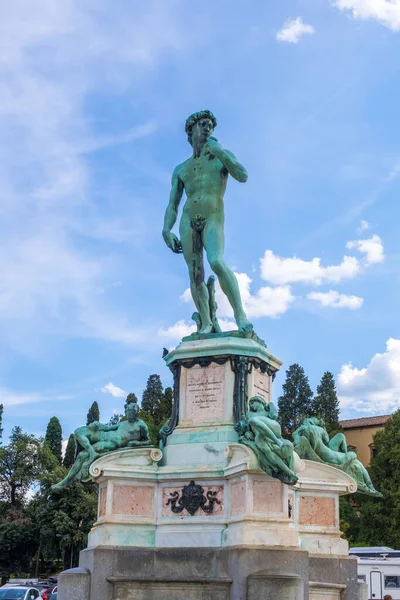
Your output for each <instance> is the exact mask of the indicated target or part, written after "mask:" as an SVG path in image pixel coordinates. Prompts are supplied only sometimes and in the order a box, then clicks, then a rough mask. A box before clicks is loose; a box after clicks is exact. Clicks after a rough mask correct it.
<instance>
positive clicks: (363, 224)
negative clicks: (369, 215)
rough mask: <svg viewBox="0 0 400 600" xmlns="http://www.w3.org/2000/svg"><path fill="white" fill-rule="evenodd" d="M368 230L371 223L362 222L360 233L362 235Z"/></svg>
mask: <svg viewBox="0 0 400 600" xmlns="http://www.w3.org/2000/svg"><path fill="white" fill-rule="evenodd" d="M367 229H369V223H368V221H364V220H362V221H361V223H360V227H359V228H358V230H357V231H358V233H362V232H363V231H366V230H367Z"/></svg>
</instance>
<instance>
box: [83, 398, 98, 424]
mask: <svg viewBox="0 0 400 600" xmlns="http://www.w3.org/2000/svg"><path fill="white" fill-rule="evenodd" d="M93 421H100V410H99V405H98V404H97V402H96V400H95V401H94V402H93V404H92V406H91V407H90V408H89V412H88V414H87V419H86V425H90V423H93Z"/></svg>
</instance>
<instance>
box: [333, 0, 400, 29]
mask: <svg viewBox="0 0 400 600" xmlns="http://www.w3.org/2000/svg"><path fill="white" fill-rule="evenodd" d="M333 5H334V6H336V7H337V8H339V9H340V10H348V11H350V12H351V14H352V16H353V17H354V18H355V19H373V20H375V21H379V23H381V24H382V25H384V26H385V27H387V28H389V29H392V30H393V31H398V30H400V2H399V0H333Z"/></svg>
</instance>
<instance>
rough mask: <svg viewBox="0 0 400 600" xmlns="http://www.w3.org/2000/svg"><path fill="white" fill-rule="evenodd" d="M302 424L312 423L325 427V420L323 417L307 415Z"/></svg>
mask: <svg viewBox="0 0 400 600" xmlns="http://www.w3.org/2000/svg"><path fill="white" fill-rule="evenodd" d="M303 425H314V426H316V427H322V428H323V429H325V421H324V420H323V419H318V417H307V419H304V422H303Z"/></svg>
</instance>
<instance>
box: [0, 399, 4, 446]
mask: <svg viewBox="0 0 400 600" xmlns="http://www.w3.org/2000/svg"><path fill="white" fill-rule="evenodd" d="M3 410H4V406H3V405H2V404H0V440H1V438H2V437H3Z"/></svg>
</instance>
